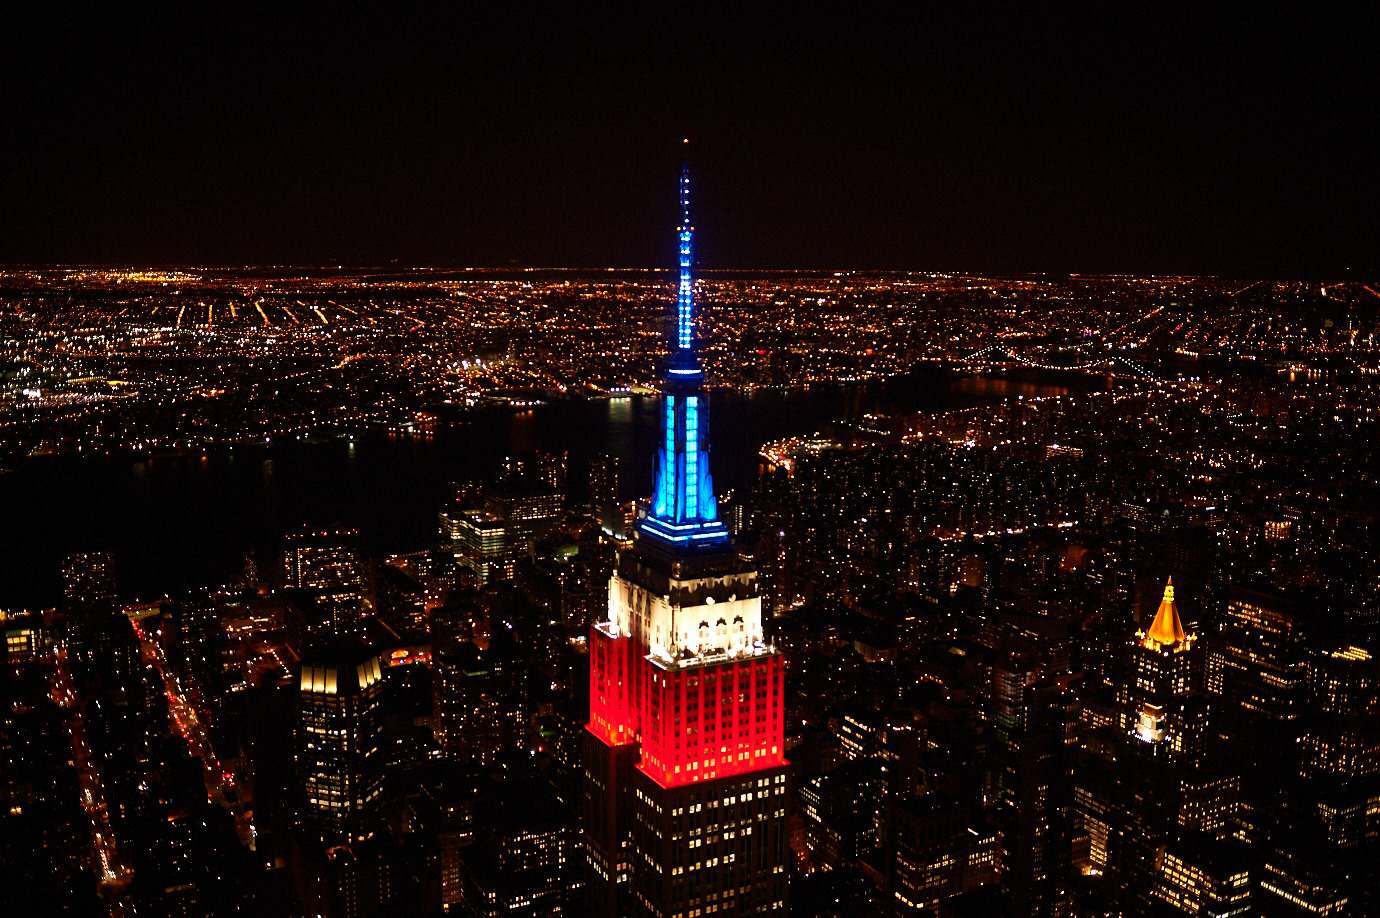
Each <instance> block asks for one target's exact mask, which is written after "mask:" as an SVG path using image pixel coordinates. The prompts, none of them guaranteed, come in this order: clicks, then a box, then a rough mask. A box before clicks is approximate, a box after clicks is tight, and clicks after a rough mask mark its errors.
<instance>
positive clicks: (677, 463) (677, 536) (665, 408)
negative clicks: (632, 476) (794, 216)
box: [638, 140, 728, 547]
mask: <svg viewBox="0 0 1380 918" xmlns="http://www.w3.org/2000/svg"><path fill="white" fill-rule="evenodd" d="M682 143H685V144H688V143H689V141H688V140H687V141H682ZM694 233H695V228H694V226H693V225H691V223H690V167H689V165H686V166H684V167H683V168H682V169H681V172H680V226H678V227H677V228H676V239H677V250H678V263H679V267H680V275H679V282H678V285H677V288H676V331H675V338H674V339H673V340H672V342H671V360H670V365H669V366H668V367H667V369H666V387H665V389H666V391H665V397H664V401H663V403H662V408H661V441H660V445H659V446H658V448H657V456H656V488H655V490H653V492H652V506H651V510H650V511H649V512H648V514H647V515H646V516H645V517H643V518H642V520H641V521H639V523H638V529H640V530H641V531H642V533H643V534H645V535H649V536H653V537H655V538H657V539H660V540H662V541H664V542H670V543H672V544H673V545H677V546H682V547H685V546H711V545H723V544H726V543H727V542H728V529H727V528H725V526H724V524H723V522H722V521H721V520H720V519H719V500H718V497H716V496H715V494H714V476H713V475H712V474H711V473H710V471H709V440H708V426H709V425H708V421H709V412H708V403H707V400H706V398H705V394H704V374H703V372H702V371H701V370H700V361H699V355H698V354H697V353H696V352H695V337H694V332H695V282H694V277H693V275H692V273H691V267H692V264H693V262H694Z"/></svg>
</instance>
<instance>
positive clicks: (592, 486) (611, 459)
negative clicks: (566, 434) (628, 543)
mask: <svg viewBox="0 0 1380 918" xmlns="http://www.w3.org/2000/svg"><path fill="white" fill-rule="evenodd" d="M618 468H619V466H618V457H617V456H610V455H602V456H598V457H596V458H594V459H593V460H591V461H590V464H589V506H590V509H591V510H593V511H594V518H595V519H596V520H597V521H598V522H599V525H600V526H602V527H603V528H604V530H605V531H606V532H609V533H612V534H613V535H616V536H622V535H624V534H625V533H624V532H623V526H622V522H623V519H622V517H623V513H622V505H621V504H620V503H619V500H618V496H619V475H618Z"/></svg>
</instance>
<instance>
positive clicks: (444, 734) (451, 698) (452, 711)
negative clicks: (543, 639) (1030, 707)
mask: <svg viewBox="0 0 1380 918" xmlns="http://www.w3.org/2000/svg"><path fill="white" fill-rule="evenodd" d="M529 666H530V661H528V660H525V659H523V658H521V657H520V656H519V655H518V653H517V648H516V646H515V644H514V641H513V638H512V636H511V635H510V634H509V633H508V632H507V631H506V630H504V631H502V632H500V633H498V634H496V635H495V636H494V639H493V640H492V641H491V642H490V644H489V646H488V647H487V648H485V649H483V650H481V649H480V648H479V647H478V646H477V645H476V644H474V643H473V642H471V641H465V642H462V643H459V644H455V645H452V646H448V647H444V648H442V649H441V650H439V651H435V650H433V654H432V679H433V687H434V695H433V709H432V710H433V717H434V718H435V734H436V743H437V745H438V746H440V747H441V751H442V752H444V753H445V754H446V755H447V756H449V757H450V758H452V759H455V760H456V761H459V762H466V763H470V764H476V765H492V764H494V763H495V762H497V761H498V757H499V756H500V755H501V754H503V753H505V752H515V751H519V750H522V749H526V748H527V746H528V738H527V723H528V706H527V675H528V670H529Z"/></svg>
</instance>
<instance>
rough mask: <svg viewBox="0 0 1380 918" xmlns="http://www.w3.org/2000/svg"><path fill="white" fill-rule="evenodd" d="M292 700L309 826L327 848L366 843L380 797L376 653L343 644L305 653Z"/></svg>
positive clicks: (378, 668)
mask: <svg viewBox="0 0 1380 918" xmlns="http://www.w3.org/2000/svg"><path fill="white" fill-rule="evenodd" d="M297 697H298V705H299V724H298V744H297V768H298V773H299V775H300V777H301V781H302V787H303V792H304V796H305V799H304V801H303V807H304V809H303V812H304V815H305V817H306V821H307V823H308V824H309V825H311V826H312V827H313V828H314V829H316V831H317V832H318V833H319V835H320V837H321V838H322V840H323V841H325V842H327V843H332V842H349V841H357V840H360V839H363V838H367V837H369V836H370V835H372V834H373V831H374V824H375V817H376V815H377V813H378V809H379V804H380V797H381V796H382V794H383V755H384V750H383V715H382V704H383V671H382V667H381V666H380V663H379V658H378V655H377V654H375V653H374V652H373V651H370V650H368V649H366V648H365V647H364V646H362V645H360V644H356V643H352V642H347V641H336V642H332V643H330V644H329V645H327V646H324V647H321V648H319V649H317V650H314V651H312V652H309V653H307V654H306V655H304V656H303V658H302V665H301V670H300V676H299V680H298V696H297Z"/></svg>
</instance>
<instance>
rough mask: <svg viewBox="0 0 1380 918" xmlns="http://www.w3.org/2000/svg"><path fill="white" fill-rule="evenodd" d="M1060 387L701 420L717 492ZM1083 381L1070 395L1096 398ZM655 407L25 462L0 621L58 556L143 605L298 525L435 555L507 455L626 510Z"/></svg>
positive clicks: (743, 408)
mask: <svg viewBox="0 0 1380 918" xmlns="http://www.w3.org/2000/svg"><path fill="white" fill-rule="evenodd" d="M1067 384H1071V383H1070V382H1069V380H1068V378H1066V377H1060V378H1059V379H1058V380H1057V381H1053V380H1046V381H1034V380H1032V381H1022V382H1017V381H1014V380H1006V379H1000V378H988V377H980V376H957V375H951V374H948V373H946V372H943V371H939V370H923V371H919V372H916V373H913V374H910V375H907V376H903V377H897V378H895V379H892V380H889V381H886V382H881V383H870V384H860V385H850V386H844V385H829V386H816V387H813V388H811V389H809V390H795V391H788V392H771V391H768V392H758V393H756V394H753V395H750V396H738V395H734V394H732V393H729V392H724V391H719V392H717V393H715V394H714V396H713V402H712V408H711V412H712V413H711V430H712V437H713V442H714V444H715V446H714V460H713V461H714V472H715V476H716V478H717V480H718V483H719V486H720V488H721V491H722V490H728V489H741V488H747V487H750V486H751V483H752V480H753V478H754V476H755V475H756V468H757V459H756V453H757V449H758V447H759V446H760V445H761V444H762V443H763V442H764V441H767V440H771V439H776V438H779V437H783V436H789V435H792V434H803V433H810V432H812V431H816V430H820V429H822V428H826V427H827V426H828V425H829V424H830V423H832V422H834V421H836V420H840V419H848V418H856V417H858V416H860V415H863V414H867V413H870V412H906V411H926V410H928V411H940V410H945V409H951V408H962V407H968V406H974V405H982V404H991V403H996V402H999V401H1001V400H1003V399H1006V398H1015V397H1017V396H1020V395H1024V396H1030V395H1042V394H1052V393H1055V392H1059V391H1063V386H1065V385H1067ZM1091 384H1092V381H1091V380H1087V381H1085V382H1083V383H1081V385H1091ZM656 404H657V399H655V398H650V397H633V398H625V399H615V400H610V401H599V400H594V401H561V402H555V403H552V404H549V405H545V406H541V407H538V408H534V409H531V410H527V411H512V410H510V409H499V408H494V409H483V410H478V411H473V412H469V413H467V414H465V415H464V416H463V418H462V419H460V420H457V421H456V422H453V423H443V424H440V425H438V427H437V429H436V431H435V433H434V435H433V436H431V437H429V438H427V437H403V438H387V437H383V436H377V437H368V438H358V439H356V440H354V441H351V440H348V439H345V438H331V439H325V440H319V441H312V440H304V441H286V442H276V443H274V444H272V445H268V446H249V447H246V446H236V447H224V448H218V449H212V450H208V451H206V452H205V453H199V454H193V455H159V456H151V457H142V458H131V457H128V456H115V457H102V458H77V457H48V458H36V459H31V460H28V461H26V462H24V463H22V464H20V465H19V466H18V467H17V468H15V469H14V470H13V471H12V472H10V473H9V474H6V475H4V476H0V506H3V507H5V508H6V515H7V518H8V519H9V520H10V521H11V526H10V541H11V544H10V546H9V550H8V551H5V552H3V553H0V577H3V581H0V582H3V584H4V586H3V588H0V607H14V606H24V605H51V604H54V603H56V602H57V600H58V596H59V576H58V568H59V563H60V561H61V558H62V556H63V555H65V554H67V553H69V552H74V551H83V550H91V549H105V550H109V551H112V552H114V554H115V558H116V565H117V570H118V572H119V581H120V586H121V591H122V593H126V594H131V595H139V596H144V597H148V596H154V595H158V594H160V593H162V592H164V591H169V590H176V589H180V588H183V587H187V586H194V585H200V584H209V583H215V582H219V581H223V580H224V579H226V578H228V577H231V576H234V575H235V574H236V573H238V572H239V571H240V570H241V568H242V566H243V561H244V553H245V552H246V551H251V552H253V555H254V559H255V561H256V562H257V563H258V564H259V565H260V567H261V568H264V566H266V565H269V564H275V563H276V560H277V552H278V548H279V540H280V538H281V536H282V534H283V532H285V531H287V530H289V529H292V528H294V527H296V526H298V525H301V524H303V523H310V524H313V525H320V526H355V527H358V528H359V529H360V531H361V535H362V538H363V543H364V546H365V549H366V551H367V552H368V553H369V554H371V555H377V554H379V553H383V552H390V551H411V550H417V549H421V548H426V547H429V546H430V545H432V544H433V543H434V541H435V535H436V512H437V510H439V509H440V508H441V506H442V505H443V504H444V503H445V501H446V500H447V495H448V492H449V483H451V482H454V481H459V480H464V479H466V478H469V477H472V476H482V475H485V474H487V473H489V472H491V471H492V469H493V468H494V467H495V465H496V464H497V463H498V461H499V460H500V459H501V458H502V457H503V456H505V455H510V454H522V453H527V452H531V451H533V450H552V451H557V450H569V452H570V466H571V468H570V474H571V479H572V482H573V485H574V489H575V490H576V491H577V493H578V492H579V490H580V489H581V488H582V487H583V481H584V476H585V470H586V468H587V464H588V461H589V459H590V458H591V457H593V456H595V455H598V454H600V453H606V452H607V453H613V454H616V455H619V456H621V457H623V465H622V475H623V481H622V484H623V491H624V494H625V496H628V497H631V496H633V495H636V494H641V493H645V492H646V491H647V489H648V487H649V486H650V479H651V469H652V447H653V441H654V439H655V436H656V430H657V419H658V415H657V411H656Z"/></svg>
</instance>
